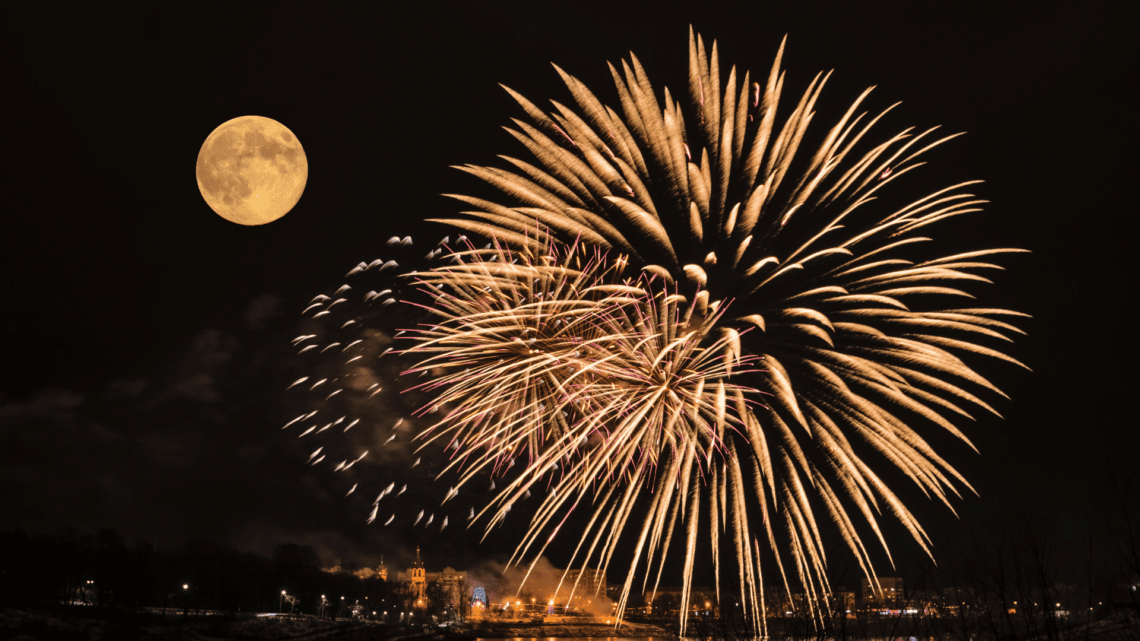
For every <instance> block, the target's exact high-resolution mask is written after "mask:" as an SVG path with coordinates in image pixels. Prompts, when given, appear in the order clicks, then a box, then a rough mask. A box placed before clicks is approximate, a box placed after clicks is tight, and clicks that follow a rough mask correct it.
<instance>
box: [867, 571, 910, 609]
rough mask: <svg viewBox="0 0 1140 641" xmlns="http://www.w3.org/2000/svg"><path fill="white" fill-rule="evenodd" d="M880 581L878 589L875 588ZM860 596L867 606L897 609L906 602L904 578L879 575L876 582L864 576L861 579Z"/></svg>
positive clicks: (875, 579)
mask: <svg viewBox="0 0 1140 641" xmlns="http://www.w3.org/2000/svg"><path fill="white" fill-rule="evenodd" d="M875 583H878V590H876V589H875ZM859 587H860V590H859V596H860V597H861V598H862V599H863V607H865V608H885V609H889V610H897V609H899V608H901V607H902V606H903V604H904V603H905V602H906V599H905V597H904V596H903V580H902V579H901V578H899V577H893V576H877V577H875V578H874V582H872V581H871V580H870V579H866V578H864V579H863V580H862V581H860V585H859Z"/></svg>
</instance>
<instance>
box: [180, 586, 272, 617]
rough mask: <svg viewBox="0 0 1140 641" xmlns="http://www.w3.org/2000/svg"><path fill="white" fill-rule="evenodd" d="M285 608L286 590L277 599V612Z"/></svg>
mask: <svg viewBox="0 0 1140 641" xmlns="http://www.w3.org/2000/svg"><path fill="white" fill-rule="evenodd" d="M182 587H183V588H185V587H186V586H182ZM284 607H285V590H282V591H281V598H279V599H277V611H278V612H281V610H282V609H283V608H284Z"/></svg>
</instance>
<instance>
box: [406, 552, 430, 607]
mask: <svg viewBox="0 0 1140 641" xmlns="http://www.w3.org/2000/svg"><path fill="white" fill-rule="evenodd" d="M408 576H409V578H410V581H409V582H410V583H411V586H410V587H411V589H412V594H414V595H415V596H416V598H417V599H422V598H423V597H424V595H425V594H426V593H427V572H426V571H425V570H424V562H423V561H421V560H420V546H418V545H417V546H416V560H415V561H413V562H412V567H411V568H410V569H409V570H408Z"/></svg>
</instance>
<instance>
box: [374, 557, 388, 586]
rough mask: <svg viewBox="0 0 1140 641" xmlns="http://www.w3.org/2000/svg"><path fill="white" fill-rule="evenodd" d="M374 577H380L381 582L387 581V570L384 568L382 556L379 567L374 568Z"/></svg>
mask: <svg viewBox="0 0 1140 641" xmlns="http://www.w3.org/2000/svg"><path fill="white" fill-rule="evenodd" d="M376 576H378V577H380V580H381V581H387V580H388V568H386V567H384V555H383V554H381V555H380V567H378V568H376Z"/></svg>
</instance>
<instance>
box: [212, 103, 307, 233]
mask: <svg viewBox="0 0 1140 641" xmlns="http://www.w3.org/2000/svg"><path fill="white" fill-rule="evenodd" d="M196 173H197V174H198V190H199V191H201V192H202V198H205V199H206V204H207V205H209V206H210V209H213V210H214V211H215V212H217V214H218V215H219V216H221V217H222V218H225V219H226V220H229V221H231V222H235V223H238V224H239V225H264V224H265V223H271V222H273V221H275V220H277V219H278V218H280V217H282V216H284V215H285V214H287V213H289V210H291V209H293V206H294V205H296V204H297V201H298V200H300V199H301V192H303V191H305V181H306V180H307V179H308V177H309V162H308V160H307V159H306V158H305V150H304V149H302V148H301V143H300V142H299V141H298V140H297V137H296V136H294V135H293V132H292V131H289V129H288V128H287V127H286V126H285V125H283V124H281V123H279V122H277V121H276V120H273V119H271V118H263V117H261V116H241V117H240V118H234V119H233V120H227V121H226V122H223V123H222V124H221V125H218V128H217V129H215V130H214V131H213V132H211V133H210V135H209V136H207V137H206V142H204V143H202V149H201V151H199V152H198V166H197V170H196Z"/></svg>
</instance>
